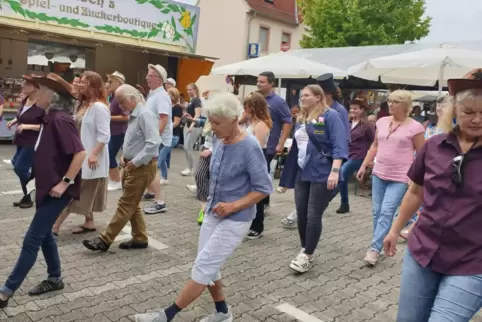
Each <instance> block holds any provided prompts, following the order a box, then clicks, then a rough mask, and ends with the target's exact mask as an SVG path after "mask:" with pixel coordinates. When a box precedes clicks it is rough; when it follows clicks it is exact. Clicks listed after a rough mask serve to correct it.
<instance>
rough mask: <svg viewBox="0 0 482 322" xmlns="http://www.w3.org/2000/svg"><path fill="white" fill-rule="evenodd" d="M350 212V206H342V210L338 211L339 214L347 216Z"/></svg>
mask: <svg viewBox="0 0 482 322" xmlns="http://www.w3.org/2000/svg"><path fill="white" fill-rule="evenodd" d="M349 212H350V206H349V205H348V204H341V205H340V208H338V209H337V210H336V213H337V214H346V213H349Z"/></svg>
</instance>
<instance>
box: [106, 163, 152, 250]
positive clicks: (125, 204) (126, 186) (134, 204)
mask: <svg viewBox="0 0 482 322" xmlns="http://www.w3.org/2000/svg"><path fill="white" fill-rule="evenodd" d="M155 176H156V161H151V162H149V164H148V165H142V166H140V167H138V168H135V169H127V168H124V175H123V176H122V196H121V197H120V199H119V203H118V204H117V211H116V213H115V215H114V217H113V218H112V219H111V221H110V223H109V225H108V226H107V228H106V229H105V231H104V232H103V233H102V234H101V235H100V238H101V239H102V240H103V241H104V242H106V243H107V244H109V245H110V244H112V243H113V242H114V239H115V238H116V237H117V235H118V234H119V233H120V232H121V230H122V229H123V228H124V227H125V226H126V224H127V223H128V222H129V221H130V223H131V226H132V239H133V240H134V241H136V242H141V243H147V242H148V238H147V229H146V223H145V221H144V216H143V215H142V211H141V208H140V207H139V204H140V202H141V199H142V196H143V195H144V191H145V190H146V188H147V186H148V185H149V183H151V182H152V180H154V178H155Z"/></svg>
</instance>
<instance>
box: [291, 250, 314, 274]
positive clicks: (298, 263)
mask: <svg viewBox="0 0 482 322" xmlns="http://www.w3.org/2000/svg"><path fill="white" fill-rule="evenodd" d="M310 266H311V265H310V258H309V257H308V255H306V254H304V253H300V254H298V256H296V258H295V259H293V260H292V261H291V264H290V268H291V269H292V270H294V271H297V272H298V273H306V272H308V271H309V270H310Z"/></svg>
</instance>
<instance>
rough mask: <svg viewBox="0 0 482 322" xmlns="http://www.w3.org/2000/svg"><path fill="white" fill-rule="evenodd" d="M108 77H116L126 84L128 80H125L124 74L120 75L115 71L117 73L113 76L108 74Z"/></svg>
mask: <svg viewBox="0 0 482 322" xmlns="http://www.w3.org/2000/svg"><path fill="white" fill-rule="evenodd" d="M107 77H108V78H109V77H115V78H117V79H119V80H121V81H122V83H125V82H126V78H125V76H124V74H122V73H119V72H118V71H115V72H113V73H112V74H107Z"/></svg>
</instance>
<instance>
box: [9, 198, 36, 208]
mask: <svg viewBox="0 0 482 322" xmlns="http://www.w3.org/2000/svg"><path fill="white" fill-rule="evenodd" d="M29 205H30V207H32V206H33V202H32V198H31V197H30V195H26V196H23V197H22V199H20V200H19V201H14V202H13V206H14V207H20V208H24V209H25V208H30V207H29Z"/></svg>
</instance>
